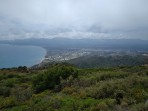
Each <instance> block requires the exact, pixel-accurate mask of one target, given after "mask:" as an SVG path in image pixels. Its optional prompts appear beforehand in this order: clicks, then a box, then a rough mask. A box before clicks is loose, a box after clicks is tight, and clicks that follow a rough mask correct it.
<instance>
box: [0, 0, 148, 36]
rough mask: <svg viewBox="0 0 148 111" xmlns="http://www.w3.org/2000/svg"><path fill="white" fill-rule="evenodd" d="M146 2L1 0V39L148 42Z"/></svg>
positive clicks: (128, 0)
mask: <svg viewBox="0 0 148 111" xmlns="http://www.w3.org/2000/svg"><path fill="white" fill-rule="evenodd" d="M147 5H148V0H0V39H15V38H30V37H33V38H36V37H37V38H39V37H45V38H53V37H69V38H139V39H148V37H147V36H148V33H147V32H148V30H147V29H148V7H147Z"/></svg>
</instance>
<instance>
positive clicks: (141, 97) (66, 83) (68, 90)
mask: <svg viewBox="0 0 148 111" xmlns="http://www.w3.org/2000/svg"><path fill="white" fill-rule="evenodd" d="M0 110H1V111H147V110H148V66H135V67H114V68H92V69H81V68H77V67H74V66H72V65H69V64H54V65H51V66H49V67H48V68H47V69H34V70H33V69H32V70H31V69H27V68H26V67H19V68H11V69H1V70H0Z"/></svg>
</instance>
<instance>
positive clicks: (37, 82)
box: [32, 65, 78, 93]
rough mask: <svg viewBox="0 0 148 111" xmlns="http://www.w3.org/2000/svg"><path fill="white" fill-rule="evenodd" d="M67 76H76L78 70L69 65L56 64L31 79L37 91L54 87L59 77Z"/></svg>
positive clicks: (58, 81)
mask: <svg viewBox="0 0 148 111" xmlns="http://www.w3.org/2000/svg"><path fill="white" fill-rule="evenodd" d="M69 76H72V77H73V78H76V77H77V76H78V71H77V70H76V69H75V68H74V67H71V66H63V65H56V66H53V67H51V68H49V69H48V71H46V72H45V73H43V74H39V75H37V76H36V77H35V78H34V79H33V81H32V83H33V88H34V89H35V91H36V92H37V93H38V92H41V91H43V90H46V89H54V88H55V86H56V85H59V84H60V80H61V79H60V78H62V79H66V78H68V77H69Z"/></svg>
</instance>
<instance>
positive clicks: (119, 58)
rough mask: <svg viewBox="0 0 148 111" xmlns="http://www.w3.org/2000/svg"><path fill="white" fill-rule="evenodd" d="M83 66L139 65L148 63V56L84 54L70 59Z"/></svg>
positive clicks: (70, 61)
mask: <svg viewBox="0 0 148 111" xmlns="http://www.w3.org/2000/svg"><path fill="white" fill-rule="evenodd" d="M68 62H69V63H71V64H74V65H76V66H78V67H81V68H90V67H91V68H94V67H117V66H139V65H143V64H148V56H143V55H133V56H132V55H116V56H115V55H114V56H106V57H105V56H98V55H92V56H84V57H79V58H76V59H72V60H69V61H68Z"/></svg>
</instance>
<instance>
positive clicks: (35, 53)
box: [0, 44, 46, 68]
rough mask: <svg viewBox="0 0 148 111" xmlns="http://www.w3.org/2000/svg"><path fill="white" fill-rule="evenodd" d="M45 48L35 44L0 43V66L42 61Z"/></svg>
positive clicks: (25, 64)
mask: <svg viewBox="0 0 148 111" xmlns="http://www.w3.org/2000/svg"><path fill="white" fill-rule="evenodd" d="M45 55H46V50H45V49H44V48H41V47H37V46H17V45H8V44H0V68H11V67H18V66H27V67H30V66H33V65H35V64H38V63H40V62H41V61H42V59H43V58H44V57H45Z"/></svg>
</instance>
